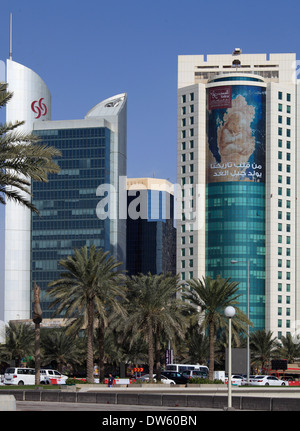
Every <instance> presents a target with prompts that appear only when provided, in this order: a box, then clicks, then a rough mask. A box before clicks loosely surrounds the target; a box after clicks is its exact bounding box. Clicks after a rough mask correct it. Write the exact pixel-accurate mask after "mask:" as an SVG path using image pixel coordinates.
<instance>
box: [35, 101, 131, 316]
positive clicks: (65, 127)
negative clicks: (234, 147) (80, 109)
mask: <svg viewBox="0 0 300 431" xmlns="http://www.w3.org/2000/svg"><path fill="white" fill-rule="evenodd" d="M126 99H127V98H126V94H119V95H117V96H114V97H111V98H109V99H106V100H104V101H102V102H100V103H99V104H98V105H96V106H95V107H94V108H93V109H91V110H90V111H89V112H88V113H87V115H86V116H85V118H84V119H81V120H64V121H43V122H38V123H34V125H33V129H34V133H35V134H37V135H38V136H40V138H41V142H42V143H45V144H48V145H51V146H53V147H55V148H57V149H59V150H60V151H61V153H62V157H60V158H59V159H58V164H59V166H60V168H61V171H60V172H59V173H58V174H52V175H49V182H47V183H39V182H33V186H32V190H33V200H32V202H33V204H34V205H35V206H36V208H37V209H38V210H39V212H40V216H38V215H36V214H35V213H33V214H32V229H31V237H32V242H31V265H32V272H31V277H32V283H34V282H36V283H37V284H38V286H40V288H41V290H42V295H41V305H42V309H43V315H44V317H45V318H50V317H51V315H52V313H53V310H50V309H49V297H48V298H47V296H45V295H44V293H45V291H46V289H47V287H48V283H49V282H50V281H52V280H55V279H56V278H58V277H59V274H60V272H61V271H62V268H61V267H60V266H59V261H60V260H61V259H62V258H66V257H67V256H69V255H72V254H73V253H74V249H75V248H81V247H83V246H84V245H87V246H91V245H92V244H94V245H96V246H97V247H98V248H102V249H103V250H105V251H109V252H110V253H111V254H112V255H113V256H114V257H115V258H116V259H118V260H119V261H121V262H123V263H124V267H125V264H126V220H123V219H121V218H119V217H118V216H117V215H118V212H119V208H118V205H119V199H118V194H119V177H120V176H125V175H126ZM107 187H108V188H109V190H110V193H109V196H108V198H107V199H108V205H109V206H110V212H109V213H108V212H106V213H103V212H102V213H101V208H100V204H101V201H102V200H103V199H104V193H103V192H102V191H104V189H106V188H107ZM105 199H106V198H105Z"/></svg>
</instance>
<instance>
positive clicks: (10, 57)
mask: <svg viewBox="0 0 300 431" xmlns="http://www.w3.org/2000/svg"><path fill="white" fill-rule="evenodd" d="M9 59H10V60H12V13H11V14H10V26H9Z"/></svg>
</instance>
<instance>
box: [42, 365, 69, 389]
mask: <svg viewBox="0 0 300 431" xmlns="http://www.w3.org/2000/svg"><path fill="white" fill-rule="evenodd" d="M40 375H41V380H42V378H44V379H45V381H46V382H47V383H48V381H49V380H50V382H51V384H52V385H53V384H54V385H55V384H59V385H64V384H65V383H66V380H67V378H68V376H65V375H64V374H61V373H60V372H59V371H56V370H51V369H45V368H43V369H41V370H40Z"/></svg>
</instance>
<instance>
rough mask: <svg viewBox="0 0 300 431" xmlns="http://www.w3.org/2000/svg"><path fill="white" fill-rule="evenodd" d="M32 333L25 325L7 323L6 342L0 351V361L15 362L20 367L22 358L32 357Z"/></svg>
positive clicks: (28, 325) (30, 328) (30, 327)
mask: <svg viewBox="0 0 300 431" xmlns="http://www.w3.org/2000/svg"><path fill="white" fill-rule="evenodd" d="M33 354H34V331H33V330H32V326H31V325H30V324H27V323H14V322H9V324H8V326H7V327H6V340H5V344H4V345H3V346H2V349H1V359H3V360H15V361H16V366H17V367H18V366H20V364H21V360H22V358H28V357H29V356H32V357H33Z"/></svg>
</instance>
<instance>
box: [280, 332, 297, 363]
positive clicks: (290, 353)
mask: <svg viewBox="0 0 300 431" xmlns="http://www.w3.org/2000/svg"><path fill="white" fill-rule="evenodd" d="M279 343H280V345H279V346H278V348H277V349H276V352H275V353H276V354H277V355H278V356H279V357H280V358H283V359H287V361H288V363H289V364H293V363H294V362H295V359H296V358H300V344H299V336H298V337H297V342H295V341H294V339H293V337H292V336H291V334H287V336H286V337H284V336H282V337H281V338H280V342H279Z"/></svg>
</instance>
